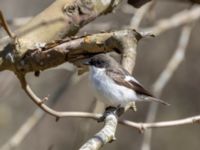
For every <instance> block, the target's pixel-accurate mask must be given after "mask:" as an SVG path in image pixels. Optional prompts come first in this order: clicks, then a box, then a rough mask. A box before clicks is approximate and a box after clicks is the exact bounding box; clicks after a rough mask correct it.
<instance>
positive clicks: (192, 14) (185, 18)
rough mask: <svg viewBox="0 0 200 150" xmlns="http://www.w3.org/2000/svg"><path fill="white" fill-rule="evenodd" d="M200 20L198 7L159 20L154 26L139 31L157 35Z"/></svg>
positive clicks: (199, 8)
mask: <svg viewBox="0 0 200 150" xmlns="http://www.w3.org/2000/svg"><path fill="white" fill-rule="evenodd" d="M199 18H200V6H194V7H192V8H191V9H189V10H183V11H181V12H179V13H176V14H175V15H173V16H172V17H170V18H167V19H162V20H159V21H158V22H157V23H155V26H153V27H148V28H144V29H141V31H142V32H146V33H153V34H154V35H159V34H161V33H163V32H165V31H167V30H169V29H172V28H176V27H179V26H181V25H185V24H188V23H191V22H194V21H196V20H198V19H199Z"/></svg>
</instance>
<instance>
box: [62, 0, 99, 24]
mask: <svg viewBox="0 0 200 150" xmlns="http://www.w3.org/2000/svg"><path fill="white" fill-rule="evenodd" d="M63 12H64V14H66V15H67V16H69V17H70V18H71V23H73V24H74V25H76V26H81V25H83V24H85V23H86V22H85V20H86V18H88V16H91V15H92V13H94V5H93V3H92V2H91V1H88V0H78V1H76V2H75V3H73V4H71V5H69V4H67V5H65V6H64V8H63ZM96 15H97V14H96ZM96 15H95V16H96ZM87 22H89V21H88V20H87Z"/></svg>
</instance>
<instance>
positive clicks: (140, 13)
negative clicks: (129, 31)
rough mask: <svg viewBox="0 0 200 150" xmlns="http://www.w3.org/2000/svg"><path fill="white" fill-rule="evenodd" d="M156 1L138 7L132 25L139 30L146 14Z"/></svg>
mask: <svg viewBox="0 0 200 150" xmlns="http://www.w3.org/2000/svg"><path fill="white" fill-rule="evenodd" d="M153 4H154V3H153V2H149V3H147V4H146V5H143V6H142V7H141V8H140V9H138V10H137V11H136V13H135V15H134V16H133V17H132V19H131V21H130V27H131V28H133V29H135V30H137V29H138V28H139V26H140V24H141V22H142V20H143V18H144V15H145V14H146V13H147V12H148V11H149V9H150V8H151V7H152V5H153Z"/></svg>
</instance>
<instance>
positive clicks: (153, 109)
mask: <svg viewBox="0 0 200 150" xmlns="http://www.w3.org/2000/svg"><path fill="white" fill-rule="evenodd" d="M191 31H192V25H186V26H184V27H183V29H182V33H181V35H180V40H179V43H178V47H177V49H176V50H175V52H174V54H173V56H172V58H171V59H170V60H169V62H168V64H167V66H166V68H165V69H164V70H163V72H162V73H161V74H160V76H159V77H158V79H157V80H156V81H155V83H154V85H153V92H154V94H155V95H156V96H157V97H160V95H161V93H162V91H163V89H164V87H165V86H166V85H167V83H168V82H169V80H170V79H171V78H172V76H173V74H174V72H175V71H176V70H177V68H178V67H179V65H180V64H181V62H182V61H183V60H184V56H185V52H186V49H187V45H188V43H189V39H190V35H191ZM157 110H158V105H157V104H154V103H152V104H150V107H149V110H148V113H147V119H146V121H147V122H154V121H155V117H156V114H157ZM151 137H152V130H149V131H148V132H145V134H144V139H143V144H142V148H141V149H142V150H150V143H151Z"/></svg>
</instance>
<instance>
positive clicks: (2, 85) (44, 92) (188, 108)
mask: <svg viewBox="0 0 200 150" xmlns="http://www.w3.org/2000/svg"><path fill="white" fill-rule="evenodd" d="M52 2H53V0H42V1H41V0H29V1H27V0H0V9H1V10H2V11H3V13H4V15H5V17H6V19H8V20H9V21H10V22H12V21H11V20H13V19H17V18H21V17H32V16H35V15H36V14H38V13H39V12H41V11H42V10H43V9H44V8H46V7H47V6H48V5H50V4H51V3H52ZM190 7H191V4H189V3H181V2H173V1H161V2H160V1H158V2H157V3H156V5H155V6H154V8H153V11H151V13H149V14H148V15H145V17H144V19H143V21H142V25H141V26H142V27H151V26H153V25H154V22H156V21H157V20H159V19H161V18H169V17H170V16H172V15H174V14H175V13H177V12H179V11H182V10H185V9H188V8H190ZM135 11H136V9H134V8H133V7H132V6H130V5H128V4H127V3H126V2H123V3H122V4H121V5H120V7H119V8H118V9H117V10H116V11H115V12H114V13H112V14H109V15H106V16H102V17H99V18H97V19H96V20H95V21H93V22H91V23H90V24H88V25H87V26H85V27H84V28H82V29H81V31H80V32H79V34H83V33H84V32H87V33H96V32H99V31H102V30H105V31H110V30H118V29H122V28H125V27H127V26H128V25H129V24H130V20H131V18H132V17H133V16H134V13H135ZM24 22H25V21H24ZM199 26H200V23H199V21H197V22H196V23H195V24H194V27H193V30H192V35H191V37H190V40H189V44H188V46H187V51H186V55H185V58H184V61H183V62H182V63H181V65H180V66H179V68H178V69H177V70H176V71H175V73H174V75H173V77H172V78H171V80H170V81H169V83H168V84H167V86H166V87H165V88H164V91H163V94H162V95H161V98H162V99H164V100H165V101H167V102H169V103H170V104H171V106H170V107H163V106H159V110H158V112H157V115H156V121H167V120H175V119H181V118H185V117H190V116H194V115H198V114H199V113H200V87H199V85H200V59H199V57H200V50H199V48H200V45H199V35H200V28H199ZM18 27H19V26H18V24H17V23H16V25H13V26H12V29H16V28H18ZM180 32H181V28H180V27H179V28H175V29H172V30H168V31H166V32H164V33H162V34H160V35H159V36H156V37H155V38H147V39H143V40H141V41H140V42H139V44H138V49H137V52H138V53H137V61H136V66H135V70H134V73H133V74H134V76H135V77H136V78H137V79H138V80H139V81H140V82H141V83H142V84H143V85H144V86H145V87H146V88H148V89H149V90H151V91H152V85H153V83H154V82H155V81H156V79H157V78H158V76H159V74H160V73H161V72H162V71H163V69H164V68H165V66H166V64H167V62H168V61H169V59H170V58H171V56H172V55H173V52H174V51H175V49H176V48H177V44H178V40H179V36H180ZM0 36H1V37H3V36H4V33H3V31H2V30H0ZM66 66H68V65H67V64H65V65H63V66H62V67H60V68H57V69H51V70H46V71H44V72H42V73H41V75H40V77H39V78H37V77H35V76H34V75H33V73H31V74H29V75H28V81H29V83H30V85H31V86H32V87H33V89H34V91H35V92H36V93H37V94H38V95H39V96H40V97H41V98H42V97H45V96H49V99H50V100H49V102H48V103H50V106H51V107H53V108H54V109H56V110H62V111H87V112H88V111H92V110H93V108H94V105H93V103H94V95H93V93H92V92H91V88H90V86H89V84H88V79H87V75H84V76H82V77H81V78H80V79H79V80H78V77H77V74H76V70H75V69H73V67H71V68H72V69H70V70H69V69H66ZM137 106H138V111H137V112H132V111H128V112H126V113H125V114H124V115H123V116H122V117H123V118H126V119H129V120H132V121H135V122H145V121H146V116H147V113H148V107H149V103H138V104H137ZM36 109H37V106H36V105H35V104H34V103H33V102H32V101H31V100H30V99H29V98H28V96H26V94H25V93H24V92H23V91H22V89H21V88H20V84H19V82H18V80H17V79H16V77H15V75H14V74H13V73H12V72H9V71H4V72H1V73H0V147H1V146H3V145H4V144H5V143H6V142H7V141H8V140H9V139H11V138H12V137H13V135H14V134H15V133H16V132H17V131H18V130H19V128H20V127H21V126H22V125H23V124H24V123H25V122H26V121H27V119H28V118H29V117H30V116H32V114H33V113H34V111H35V110H36ZM99 112H103V110H99ZM37 113H38V114H39V116H42V117H41V119H39V120H38V121H37V124H36V125H35V126H34V127H33V128H32V130H31V131H30V132H29V133H28V134H27V136H26V137H25V139H24V140H23V141H22V142H21V143H20V144H19V146H18V147H17V148H16V150H36V149H37V150H66V149H67V150H68V149H69V150H74V149H78V148H79V147H80V146H81V145H82V144H83V143H84V142H86V141H87V140H88V139H89V138H90V137H92V136H93V135H94V134H95V133H96V132H97V131H99V129H101V127H102V126H103V124H102V123H97V122H96V121H93V120H89V119H88V120H87V119H79V118H62V119H60V120H59V121H58V122H56V121H55V118H54V117H52V116H49V115H47V114H43V113H42V111H37ZM116 137H117V141H115V142H113V143H111V144H107V145H106V146H105V147H103V149H104V150H121V149H126V150H140V149H141V145H142V140H143V134H140V133H139V132H138V131H137V130H136V129H133V128H130V127H126V126H122V125H119V126H118V129H117V132H116ZM199 139H200V125H196V124H194V125H187V126H181V127H170V128H158V129H154V130H153V136H152V143H151V144H152V149H153V150H160V149H162V150H177V149H181V150H188V149H190V150H199V147H200V142H199Z"/></svg>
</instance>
